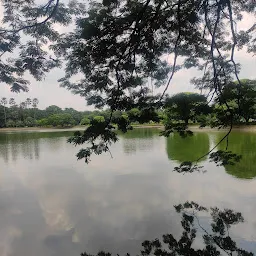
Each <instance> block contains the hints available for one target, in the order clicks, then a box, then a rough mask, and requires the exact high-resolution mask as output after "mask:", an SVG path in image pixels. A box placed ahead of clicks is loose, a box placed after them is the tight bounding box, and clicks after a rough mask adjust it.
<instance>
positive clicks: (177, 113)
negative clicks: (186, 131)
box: [166, 93, 210, 125]
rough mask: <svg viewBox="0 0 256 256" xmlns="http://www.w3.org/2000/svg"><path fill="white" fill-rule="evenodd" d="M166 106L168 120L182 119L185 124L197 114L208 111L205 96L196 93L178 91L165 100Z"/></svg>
mask: <svg viewBox="0 0 256 256" xmlns="http://www.w3.org/2000/svg"><path fill="white" fill-rule="evenodd" d="M166 108H167V116H168V117H169V118H168V119H169V120H171V119H174V120H177V121H180V120H182V121H183V122H184V123H185V125H188V121H189V120H190V119H195V117H196V116H197V115H200V114H208V113H209V112H210V111H209V110H208V109H209V106H208V104H207V98H206V97H205V96H204V95H201V94H198V93H178V94H176V95H174V96H172V97H170V98H168V99H167V100H166ZM207 110H208V111H207Z"/></svg>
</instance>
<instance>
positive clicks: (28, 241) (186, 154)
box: [0, 129, 256, 256]
mask: <svg viewBox="0 0 256 256" xmlns="http://www.w3.org/2000/svg"><path fill="white" fill-rule="evenodd" d="M70 135H72V132H64V131H62V132H45V131H41V132H13V133H4V132H1V133H0V255H1V256H25V255H26V256H34V255H37V256H59V255H61V256H76V255H77V256H78V255H80V253H81V252H84V251H86V252H88V253H97V252H98V251H100V250H106V251H109V252H112V253H120V254H124V253H127V252H129V253H131V254H133V255H136V254H137V253H139V251H140V249H141V242H142V241H144V240H145V239H155V238H160V237H161V236H162V235H163V234H166V233H172V234H174V235H176V236H177V237H178V236H179V235H180V233H181V232H182V229H181V225H180V216H179V215H178V214H177V213H176V212H175V209H174V207H173V205H176V204H179V203H184V202H186V201H187V200H189V201H191V200H193V201H195V202H197V203H199V204H201V205H204V206H206V207H211V206H217V207H220V208H221V209H223V208H230V209H233V210H236V211H240V212H242V214H243V216H244V218H245V222H244V223H243V224H239V225H237V226H235V227H234V228H233V229H232V230H231V236H232V238H234V239H235V240H236V241H237V242H238V244H239V245H240V246H241V247H243V248H245V249H247V250H250V251H252V252H256V200H255V199H256V178H255V177H256V134H254V133H243V132H233V133H232V134H231V136H230V139H229V149H230V150H232V151H234V152H235V153H238V154H243V158H242V160H241V162H240V163H239V164H238V165H236V166H229V167H216V166H215V164H213V163H210V162H209V161H208V160H207V157H205V158H204V159H202V161H201V162H200V164H202V165H204V166H205V169H206V170H207V172H206V173H202V172H201V173H192V174H185V175H182V174H179V173H176V172H173V168H174V167H175V166H177V165H178V164H179V163H181V162H182V161H185V160H191V161H192V160H194V159H197V158H198V157H200V156H202V155H203V154H205V153H206V152H207V151H208V150H209V149H210V148H211V147H212V146H213V145H214V144H215V143H216V142H217V141H218V140H219V139H220V138H221V136H223V133H221V132H209V133H204V132H199V133H195V135H194V136H193V137H189V138H186V139H182V138H180V137H179V136H178V135H176V134H174V135H171V136H170V137H169V138H164V137H160V136H159V130H156V129H136V130H133V131H131V132H129V133H127V134H122V135H120V140H119V141H118V143H116V144H115V145H113V146H112V147H111V153H112V155H113V158H111V157H110V155H109V154H105V155H102V156H97V157H93V158H92V162H91V163H90V164H89V165H86V164H85V163H84V162H83V161H77V160H76V157H75V154H76V153H77V152H78V150H79V148H76V147H74V146H73V145H71V144H68V143H67V142H66V141H67V138H68V136H70ZM224 147H225V145H224V144H223V145H220V146H219V149H222V148H224ZM202 221H203V220H202Z"/></svg>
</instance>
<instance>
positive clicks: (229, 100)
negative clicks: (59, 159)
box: [0, 79, 256, 128]
mask: <svg viewBox="0 0 256 256" xmlns="http://www.w3.org/2000/svg"><path fill="white" fill-rule="evenodd" d="M0 103H1V105H0V127H1V128H2V127H34V126H39V127H72V126H75V125H90V124H91V123H92V122H104V121H107V120H108V119H109V118H110V116H111V120H112V122H113V123H117V124H120V122H125V123H131V124H145V123H151V124H153V123H162V124H165V125H168V123H172V124H173V123H175V122H177V123H180V122H183V123H184V124H186V125H187V124H190V123H198V124H200V125H201V126H205V125H209V126H215V127H216V126H218V124H219V123H222V124H223V123H225V122H224V121H225V120H226V121H227V123H229V119H230V118H231V117H232V120H234V123H237V124H240V123H246V124H249V123H252V122H254V120H255V119H256V81H255V80H248V79H246V80H242V81H241V84H239V83H237V82H233V83H231V84H230V85H229V86H228V87H226V89H225V90H224V91H223V92H222V95H220V96H219V97H218V98H216V99H215V100H212V101H211V102H209V101H208V99H207V98H206V97H205V96H204V95H201V94H198V93H179V94H176V95H173V96H172V97H169V98H167V99H166V101H165V102H164V104H163V106H162V108H160V109H157V110H154V109H152V108H147V109H139V108H132V109H130V110H129V111H126V112H122V111H115V112H113V113H112V115H111V111H110V110H101V111H100V110H95V111H77V110H75V109H73V108H65V109H61V108H60V107H58V106H55V105H52V106H49V107H47V108H46V109H44V110H41V109H38V108H37V106H38V103H39V100H38V99H37V98H34V99H30V98H27V99H26V101H25V102H22V103H20V104H17V103H16V102H15V99H14V98H10V99H7V98H2V99H1V101H0Z"/></svg>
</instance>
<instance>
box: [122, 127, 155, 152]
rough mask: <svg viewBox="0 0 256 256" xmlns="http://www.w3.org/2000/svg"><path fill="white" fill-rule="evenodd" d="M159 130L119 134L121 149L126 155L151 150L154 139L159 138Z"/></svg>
mask: <svg viewBox="0 0 256 256" xmlns="http://www.w3.org/2000/svg"><path fill="white" fill-rule="evenodd" d="M159 133H160V130H159V129H153V128H152V129H134V130H132V131H128V132H127V133H120V137H122V138H123V140H122V142H123V149H124V152H125V153H126V154H135V153H136V151H145V150H146V151H148V150H152V147H153V146H154V140H153V138H154V137H159Z"/></svg>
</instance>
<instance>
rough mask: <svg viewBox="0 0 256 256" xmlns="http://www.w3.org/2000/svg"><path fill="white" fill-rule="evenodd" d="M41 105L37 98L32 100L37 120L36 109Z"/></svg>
mask: <svg viewBox="0 0 256 256" xmlns="http://www.w3.org/2000/svg"><path fill="white" fill-rule="evenodd" d="M38 103H39V100H38V99H37V98H34V99H33V100H32V107H33V108H34V119H36V108H37V105H38Z"/></svg>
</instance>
